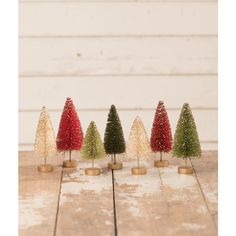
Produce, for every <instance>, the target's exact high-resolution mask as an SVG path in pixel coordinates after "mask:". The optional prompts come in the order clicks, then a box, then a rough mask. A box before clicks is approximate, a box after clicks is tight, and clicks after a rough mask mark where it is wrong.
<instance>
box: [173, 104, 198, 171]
mask: <svg viewBox="0 0 236 236" xmlns="http://www.w3.org/2000/svg"><path fill="white" fill-rule="evenodd" d="M173 156H174V157H177V158H183V159H184V160H185V165H184V166H180V167H179V168H178V173H181V174H192V173H193V168H192V167H191V166H188V163H187V160H188V159H191V158H199V157H200V156H201V146H200V142H199V138H198V133H197V128H196V125H195V121H194V117H193V114H192V111H191V108H190V106H189V104H188V103H185V104H184V105H183V108H182V111H181V114H180V117H179V121H178V124H177V128H176V131H175V136H174V146H173Z"/></svg>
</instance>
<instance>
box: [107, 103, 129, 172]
mask: <svg viewBox="0 0 236 236" xmlns="http://www.w3.org/2000/svg"><path fill="white" fill-rule="evenodd" d="M104 147H105V151H106V153H107V154H111V155H113V156H114V158H112V162H111V163H109V164H108V167H109V168H111V169H116V170H117V169H122V168H123V165H122V163H121V162H117V161H116V154H120V153H124V152H125V139H124V134H123V130H122V126H121V122H120V119H119V116H118V113H117V111H116V107H115V106H114V105H112V106H111V108H110V112H109V114H108V119H107V125H106V130H105V137H104Z"/></svg>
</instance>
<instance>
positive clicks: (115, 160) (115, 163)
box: [114, 153, 116, 164]
mask: <svg viewBox="0 0 236 236" xmlns="http://www.w3.org/2000/svg"><path fill="white" fill-rule="evenodd" d="M114 164H116V154H115V153H114Z"/></svg>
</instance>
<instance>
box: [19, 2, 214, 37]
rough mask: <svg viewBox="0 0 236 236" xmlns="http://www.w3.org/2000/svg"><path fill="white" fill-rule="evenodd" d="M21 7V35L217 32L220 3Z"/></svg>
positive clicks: (92, 4) (51, 4) (86, 3)
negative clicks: (218, 4)
mask: <svg viewBox="0 0 236 236" xmlns="http://www.w3.org/2000/svg"><path fill="white" fill-rule="evenodd" d="M19 9H20V28H19V31H20V32H19V33H20V35H21V36H47V37H48V36H81V35H91V36H101V35H108V36H113V35H143V36H144V35H216V34H217V4H215V3H211V2H205V3H204V4H203V3H194V2H191V3H187V2H176V3H175V2H170V3H168V2H153V3H152V2H149V3H145V2H144V3H142V2H139V3H134V2H133V3H128V2H127V3H125V4H124V3H115V2H113V3H106V2H101V3H99V4H97V3H96V2H94V3H93V2H83V3H79V2H71V3H66V2H64V3H63V2H57V3H56V4H55V3H53V2H52V3H50V2H48V3H40V2H39V3H37V4H35V3H20V4H19ZM52 14H53V17H51V16H52ZM131 16H132V17H131ZM49 19H50V20H49ZM154 22H155V27H154Z"/></svg>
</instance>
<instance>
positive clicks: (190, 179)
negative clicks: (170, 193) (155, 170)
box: [160, 166, 197, 190]
mask: <svg viewBox="0 0 236 236" xmlns="http://www.w3.org/2000/svg"><path fill="white" fill-rule="evenodd" d="M177 169H178V167H177V166H169V167H167V168H160V172H161V175H162V177H163V178H162V179H163V184H164V185H165V186H168V187H170V188H172V189H176V190H178V189H193V187H194V188H195V187H196V185H197V181H196V178H195V177H194V175H178V174H176V173H177V172H178V170H177Z"/></svg>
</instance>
